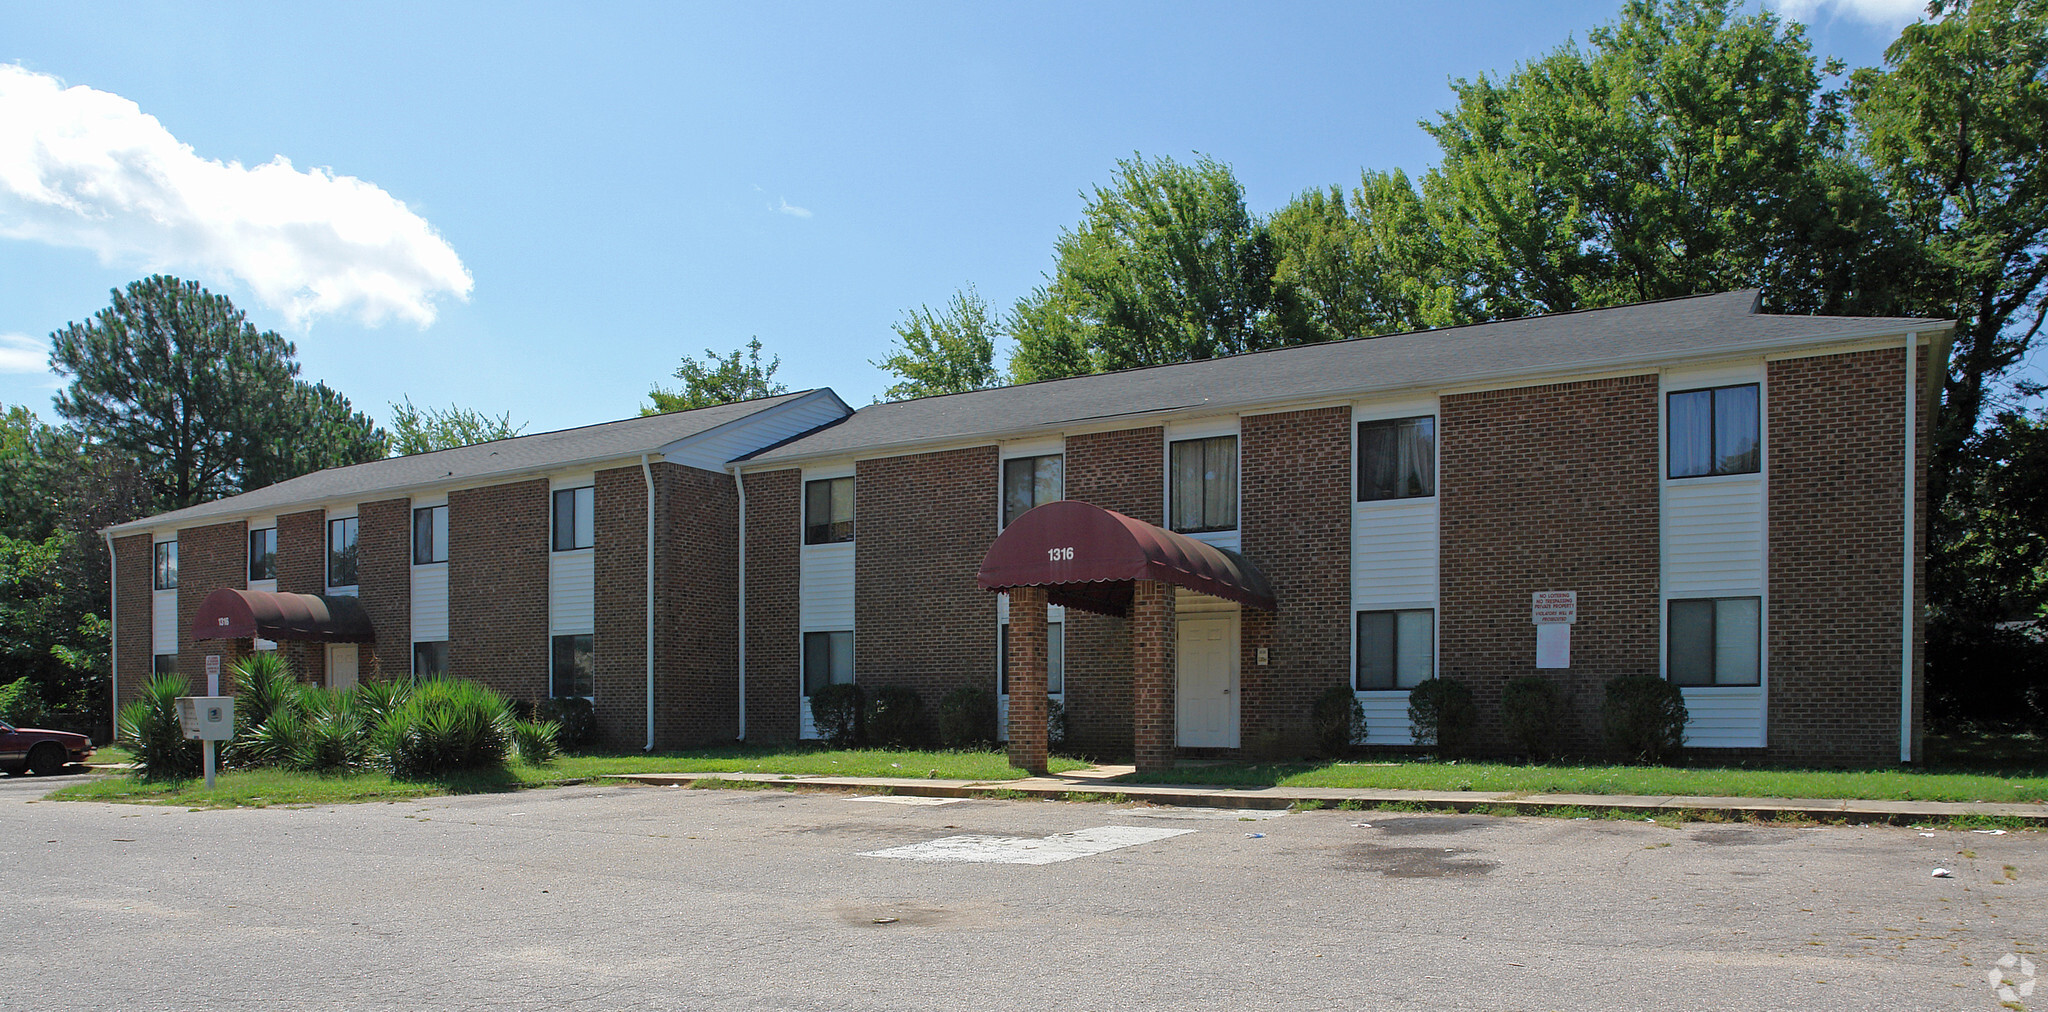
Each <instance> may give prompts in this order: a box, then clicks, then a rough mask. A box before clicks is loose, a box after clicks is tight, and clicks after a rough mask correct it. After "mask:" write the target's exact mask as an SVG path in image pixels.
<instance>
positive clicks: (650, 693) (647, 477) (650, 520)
mask: <svg viewBox="0 0 2048 1012" xmlns="http://www.w3.org/2000/svg"><path fill="white" fill-rule="evenodd" d="M640 478H641V480H642V481H645V482H646V483H647V593H646V594H645V595H644V597H645V599H646V601H647V627H646V635H645V639H646V642H647V746H646V749H645V751H648V752H652V751H654V469H653V468H652V467H650V466H648V463H647V454H644V453H643V454H641V455H640Z"/></svg>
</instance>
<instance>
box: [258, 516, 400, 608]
mask: <svg viewBox="0 0 2048 1012" xmlns="http://www.w3.org/2000/svg"><path fill="white" fill-rule="evenodd" d="M408 519H410V518H409V517H408ZM336 520H353V521H355V522H356V582H355V583H345V584H340V585H336V584H331V583H328V582H327V581H328V579H329V573H328V567H329V566H330V565H332V564H333V561H334V522H335V521H336ZM406 529H407V530H408V531H410V530H411V527H410V526H408V527H407V528H406ZM278 547H279V548H280V549H282V548H283V547H284V546H283V545H279V546H278ZM362 579H363V519H362V517H361V516H359V515H358V514H357V512H356V511H355V510H354V509H349V510H347V511H341V510H330V511H328V512H327V515H326V516H325V517H323V518H322V519H321V521H320V583H321V585H322V586H325V587H326V588H327V593H330V594H350V595H353V594H355V593H356V590H357V589H358V588H359V587H361V586H362Z"/></svg>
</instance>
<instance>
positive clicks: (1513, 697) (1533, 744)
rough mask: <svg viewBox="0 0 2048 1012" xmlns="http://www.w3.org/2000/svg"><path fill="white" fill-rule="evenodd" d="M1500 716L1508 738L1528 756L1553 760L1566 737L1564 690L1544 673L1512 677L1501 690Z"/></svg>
mask: <svg viewBox="0 0 2048 1012" xmlns="http://www.w3.org/2000/svg"><path fill="white" fill-rule="evenodd" d="M1500 717H1501V723H1502V724H1503V725H1504V726H1505V728H1506V730H1507V736H1508V741H1510V742H1512V743H1514V746H1515V747H1516V748H1517V749H1520V750H1521V751H1522V753H1523V754H1524V755H1527V756H1528V757H1529V758H1531V759H1539V760H1547V759H1553V758H1555V757H1556V756H1557V752H1558V742H1559V740H1560V739H1561V738H1563V736H1564V724H1565V720H1566V713H1565V698H1564V691H1563V690H1562V689H1560V688H1558V686H1557V683H1556V682H1553V681H1551V680H1550V679H1548V678H1544V677H1543V676H1541V675H1523V676H1522V677H1520V678H1510V679H1508V684H1507V687H1506V688H1503V689H1502V690H1501V693H1500Z"/></svg>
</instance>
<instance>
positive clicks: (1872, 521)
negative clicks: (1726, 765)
mask: <svg viewBox="0 0 2048 1012" xmlns="http://www.w3.org/2000/svg"><path fill="white" fill-rule="evenodd" d="M1768 379H1769V387H1768V390H1769V393H1768V394H1767V395H1766V397H1767V399H1768V401H1769V407H1768V410H1769V413H1770V463H1769V468H1770V474H1769V481H1770V532H1771V533H1770V537H1771V551H1770V580H1771V599H1770V632H1769V638H1770V657H1771V665H1770V675H1769V678H1770V740H1769V753H1770V755H1771V756H1772V757H1773V758H1782V759H1798V760H1801V761H1809V762H1811V761H1822V762H1859V763H1860V762H1877V763H1881V762H1891V761H1895V760H1896V759H1897V758H1898V753H1899V663H1900V657H1899V653H1900V651H1899V642H1900V626H1901V621H1900V620H1901V614H1900V568H1901V562H1902V559H1901V551H1902V548H1903V546H1902V545H1901V544H1900V539H1901V535H1902V533H1903V523H1904V517H1903V513H1904V501H1903V500H1904V493H1905V486H1904V481H1905V468H1904V462H1903V459H1902V458H1903V451H1902V444H1903V443H1904V442H1905V439H1904V437H1905V404H1904V400H1905V383H1906V376H1905V352H1904V349H1896V348H1894V349H1884V350H1879V351H1866V352H1857V353H1854V354H1849V355H1828V356H1823V357H1818V358H1801V359H1792V360H1788V361H1781V362H1772V363H1770V365H1769V371H1768ZM1923 459H1924V458H1923ZM1923 476H1924V472H1923ZM1923 484H1924V481H1923ZM1917 712H1918V708H1917V707H1916V713H1917Z"/></svg>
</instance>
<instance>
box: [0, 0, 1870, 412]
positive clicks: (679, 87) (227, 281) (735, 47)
mask: <svg viewBox="0 0 2048 1012" xmlns="http://www.w3.org/2000/svg"><path fill="white" fill-rule="evenodd" d="M1618 6H1619V4H1618V3H1616V2H1612V0H1608V2H1557V3H1543V4H1529V3H1520V2H1479V0H1468V2H1455V3H1440V4H1438V3H1431V4H1395V3H1355V4H1323V3H1288V4H1258V5H1254V4H1235V3H1233V4H1221V3H1173V4H1162V3H1116V4H1032V5H1021V4H964V3H963V4H889V5H882V4H837V3H835V4H796V5H787V4H748V5H739V4H730V5H718V6H704V5H681V4H667V3H663V4H645V5H636V4H605V5H594V6H591V7H589V8H587V9H583V8H577V9H571V8H570V7H569V6H568V5H559V6H544V5H518V4H492V5H483V4H475V5H466V4H465V5H458V4H420V3H404V4H378V3H352V4H348V5H333V4H330V5H317V6H316V5H311V4H274V3H266V4H244V3H210V4H169V3H160V4H143V5H134V4H113V5H107V4H92V5H70V4H47V3H32V4H31V3H20V4H17V3H12V2H7V3H0V71H6V70H8V67H7V65H13V66H14V67H15V68H17V69H16V70H14V71H13V72H12V77H11V78H10V77H8V76H7V75H4V74H0V102H4V101H5V100H6V99H5V96H6V87H7V86H8V82H9V81H10V80H11V81H12V87H13V88H14V94H15V95H16V101H18V102H28V103H32V106H29V107H30V108H33V109H34V110H35V118H31V117H28V116H26V115H10V116H6V117H0V403H4V404H28V405H29V406H31V407H32V408H34V409H35V410H36V411H37V412H38V413H40V414H42V415H44V416H45V417H50V416H52V415H53V411H52V410H51V408H50V401H49V398H50V394H51V392H52V387H53V385H54V383H55V378H54V377H53V376H51V375H50V374H48V373H47V372H44V371H42V370H41V369H40V368H39V367H35V366H33V364H32V362H39V361H40V360H41V352H40V351H39V350H38V348H39V347H40V346H41V345H42V343H43V341H44V339H45V338H46V336H47V335H48V334H49V333H50V332H51V331H52V330H56V329H59V328H61V327H62V326H63V325H64V324H66V323H67V322H70V321H73V320H83V319H85V318H86V317H88V316H90V315H91V314H92V313H93V312H94V311H96V310H98V309H100V308H102V307H103V306H105V305H106V304H107V296H108V291H109V290H110V289H112V288H115V287H118V286H121V285H124V284H126V283H127V282H129V281H131V280H134V279H135V278H137V277H140V276H142V275H144V274H146V273H150V272H152V271H156V270H163V271H166V272H169V273H175V274H178V275H180V276H182V277H187V278H192V279H197V280H200V281H202V282H203V283H205V284H207V285H208V287H210V288H212V289H213V290H215V291H217V292H222V293H225V294H227V295H229V296H231V297H232V298H234V300H235V301H236V303H237V305H239V306H241V307H242V308H243V309H245V310H247V311H248V313H249V315H250V317H251V319H252V320H253V321H254V322H255V323H256V324H257V326H259V327H264V328H274V329H277V330H279V331H280V332H282V333H284V334H285V335H286V336H287V337H289V338H291V339H292V340H294V341H295V342H296V343H297V345H298V351H299V358H300V360H301V362H302V363H303V364H304V366H305V372H304V375H305V376H306V377H307V378H310V379H320V380H325V381H326V382H327V383H329V384H330V385H332V386H334V387H336V388H338V389H339V390H341V391H342V392H343V393H345V394H347V395H348V396H349V397H350V398H351V399H352V400H353V401H354V402H355V403H356V405H357V406H358V407H360V408H362V409H364V410H366V411H368V412H369V413H370V414H371V415H372V416H374V417H377V418H379V419H380V420H381V419H383V418H385V417H387V416H388V414H389V409H388V407H387V405H388V404H389V403H390V402H392V401H396V400H398V399H400V398H401V397H404V396H410V397H411V398H412V399H413V400H414V401H415V402H417V403H421V404H444V405H445V404H448V403H450V402H453V403H458V404H461V405H463V406H465V407H473V408H478V409H482V410H485V411H488V412H491V413H494V414H495V413H498V412H507V411H509V412H510V413H511V416H512V419H513V421H514V422H515V423H519V422H524V423H527V426H528V427H527V431H529V432H538V431H544V430H548V429H555V428H562V427H566V426H571V425H581V424H587V423H591V422H598V421H604V420H608V419H612V418H619V417H624V416H627V415H630V414H632V413H634V412H635V411H636V410H637V409H638V407H639V405H640V404H641V403H643V402H644V400H645V395H646V391H647V389H648V387H649V385H650V384H652V383H655V382H657V381H661V380H663V379H665V378H666V377H667V376H668V374H669V373H670V372H671V371H672V370H674V368H675V366H676V364H677V362H678V360H679V359H680V358H681V357H683V356H685V355H699V354H701V353H702V352H703V351H704V349H706V348H707V347H708V348H713V349H718V350H720V351H725V350H729V349H732V348H735V347H737V346H739V345H741V344H742V343H744V342H745V341H746V340H747V339H748V338H749V337H753V336H758V337H759V338H760V339H761V341H762V343H763V344H764V346H765V348H766V351H767V352H768V353H770V354H774V355H779V356H780V357H781V359H782V368H781V371H780V373H779V374H778V375H777V379H778V380H780V381H783V382H785V383H787V384H788V385H789V386H790V387H791V388H792V389H801V388H806V387H813V386H831V387H833V388H835V389H837V390H838V391H839V393H840V395H841V396H842V397H845V398H846V399H847V401H848V402H850V403H852V404H855V405H856V406H858V405H861V404H865V403H867V402H868V401H870V400H872V399H874V398H875V397H876V396H877V395H878V394H879V393H880V392H881V391H882V389H883V388H884V387H886V386H887V385H888V384H889V382H890V381H891V380H890V377H888V376H887V375H886V374H884V373H883V372H882V371H880V370H879V369H876V368H874V367H873V366H872V365H870V364H869V363H870V362H871V360H874V359H878V358H880V357H882V356H883V355H884V354H886V353H887V350H888V347H889V344H890V342H891V340H892V336H893V335H892V333H891V331H890V324H891V323H893V322H895V321H896V320H899V319H901V318H902V316H903V315H904V313H905V312H906V311H907V310H909V309H911V308H914V307H916V306H918V305H920V304H931V305H934V306H936V305H938V304H939V303H941V302H943V301H944V300H945V299H947V298H948V297H949V296H950V295H951V293H952V292H953V291H954V290H956V289H958V288H960V287H963V286H965V285H968V284H973V285H975V286H976V287H978V289H979V290H980V292H981V293H982V295H983V296H984V297H986V298H987V299H988V300H989V302H990V303H991V304H992V305H996V306H1006V305H1008V304H1009V302H1010V301H1012V300H1013V299H1015V298H1016V297H1017V296H1019V295H1021V294H1023V293H1025V292H1027V291H1028V290H1030V289H1031V288H1032V287H1033V286H1034V285H1036V284H1038V283H1040V282H1041V280H1042V275H1043V274H1044V272H1045V271H1046V270H1047V269H1048V268H1049V266H1050V264H1051V253H1052V246H1053V242H1054V240H1055V239H1056V237H1057V236H1058V235H1059V233H1060V231H1061V229H1063V228H1065V227H1068V226H1071V225H1073V224H1074V223H1075V222H1077V221H1078V220H1079V217H1080V212H1081V208H1082V205H1083V198H1082V196H1081V194H1082V192H1083V191H1084V190H1086V189H1087V188H1088V187H1090V186H1091V185H1093V184H1095V183H1098V182H1102V181H1105V180H1107V179H1108V178H1109V175H1110V173H1111V171H1112V170H1113V169H1114V167H1115V163H1116V161H1117V159H1119V158H1125V157H1129V156H1130V155H1131V154H1132V153H1133V152H1143V153H1144V154H1146V155H1148V156H1161V155H1165V156H1172V157H1176V158H1186V157H1188V156H1190V155H1192V154H1194V153H1198V152H1199V153H1204V154H1208V155H1211V156H1213V157H1215V158H1217V159H1219V160H1221V161H1223V162H1226V163H1228V164H1230V165H1231V166H1232V167H1233V168H1234V169H1235V170H1236V172H1237V174H1238V177H1239V178H1240V180H1242V182H1243V183H1244V185H1245V188H1246V191H1247V194H1248V197H1249V199H1250V201H1251V203H1252V205H1253V208H1254V210H1257V211H1262V212H1263V211H1269V210H1271V209H1273V208H1275V207H1277V206H1279V205H1280V204H1283V203H1285V202H1286V201H1287V200H1288V199H1289V198H1290V197H1292V196H1293V195H1294V194H1296V193H1298V192H1300V191H1301V190H1304V189H1307V188H1309V187H1316V186H1328V185H1330V184H1333V183H1336V184H1343V185H1346V186H1347V187H1348V186H1351V185H1355V184H1356V182H1357V178H1358V173H1359V170H1360V169H1361V168H1365V167H1372V168H1393V167H1401V168H1405V169H1407V170H1409V171H1410V172H1411V173H1419V172H1421V171H1422V170H1424V169H1426V168H1427V167H1428V166H1429V165H1430V164H1431V162H1432V159H1433V156H1434V147H1433V145H1432V144H1431V143H1430V142H1429V139H1428V137H1427V135H1426V134H1424V133H1423V131H1422V130H1421V129H1419V128H1418V127H1417V126H1416V121H1417V120H1420V119H1423V118H1426V117H1429V116H1431V115H1432V114H1433V113H1434V112H1435V111H1436V110H1439V109H1442V108H1445V107H1447V106H1448V105H1449V104H1450V91H1449V87H1448V83H1447V82H1448V81H1449V79H1451V78H1453V77H1470V76H1476V75H1478V74H1481V73H1490V72H1505V71H1507V70H1509V69H1511V68H1512V67H1513V66H1514V65H1515V64H1516V63H1517V62H1520V61H1524V60H1528V59H1531V58H1533V57H1536V56H1539V55H1541V54H1542V53H1544V52H1547V51H1549V50H1550V49H1552V48H1554V47H1556V46H1557V45H1559V44H1561V43H1563V42H1564V41H1565V40H1566V39H1567V38H1568V37H1573V38H1578V39H1581V40H1583V38H1584V36H1585V33H1586V30H1587V29H1589V28H1591V27H1593V26H1596V25H1599V24H1601V23H1603V22H1606V21H1608V20H1609V19H1611V18H1612V17H1613V15H1614V12H1615V10H1616V9H1617V7H1618ZM1910 8H1911V4H1910V3H1903V4H1902V0H1857V2H1854V3H1851V2H1848V0H1803V2H1801V3H1798V4H1797V5H1795V6H1791V7H1789V8H1788V9H1787V13H1788V14H1792V15H1795V16H1797V17H1798V18H1799V19H1801V20H1803V21H1805V22H1807V23H1808V24H1809V26H1810V30H1811V33H1812V36H1813V38H1814V40H1815V43H1816V48H1817V50H1818V51H1819V52H1821V53H1823V54H1829V55H1835V56H1840V57H1842V58H1844V59H1845V60H1847V61H1848V62H1849V63H1850V64H1851V65H1852V66H1854V65H1859V64H1872V63H1875V62H1877V60H1878V58H1879V55H1880V53H1881V52H1882V49H1883V47H1884V45H1885V44H1886V43H1887V42H1888V41H1889V40H1890V39H1891V38H1892V37H1893V35H1894V34H1895V32H1896V29H1897V26H1898V25H1899V24H1900V23H1901V21H1902V16H1901V14H1900V11H1901V10H1910ZM1907 16H1910V15H1907ZM46 78H54V79H56V80H55V81H54V82H50V81H47V80H46ZM44 85H47V87H44ZM60 86H61V87H62V88H75V87H82V88H86V89H92V90H93V92H96V93H101V94H89V93H85V92H62V93H60ZM23 96H26V97H23ZM88 99H89V100H90V101H88ZM124 100H125V103H133V108H132V109H131V108H128V107H127V106H125V104H124ZM15 108H17V109H19V108H23V107H22V106H16V107H15ZM145 116H146V117H154V118H155V121H156V122H157V123H158V124H160V128H159V127H154V126H151V125H150V124H149V123H148V121H147V120H146V119H143V118H142V117H145ZM67 117H70V119H67ZM7 118H13V119H15V120H16V123H17V126H16V127H15V128H14V133H15V136H14V137H13V138H12V139H11V140H10V139H9V138H8V137H7V136H6V134H7V132H8V128H7V127H6V125H5V123H4V120H5V119H7ZM80 118H83V119H86V120H89V121H90V122H89V123H87V124H86V125H87V126H90V127H92V129H89V130H87V129H84V128H82V127H80V126H79V124H78V123H77V122H74V121H73V120H74V119H80ZM31 119H33V122H32V123H31V125H30V126H27V127H22V126H20V124H22V123H23V122H28V121H30V120H31ZM60 136H61V137H62V138H64V142H63V143H62V144H60V143H58V142H57V141H56V140H53V139H52V138H58V137H60ZM110 138H111V139H110ZM45 141H47V142H48V143H44V142H45ZM10 144H13V145H14V146H15V148H16V150H15V151H14V152H13V153H12V155H13V160H12V161H10V152H9V150H8V146H9V145H10ZM23 145H27V146H29V147H31V148H33V149H34V150H35V151H36V152H38V154H37V155H36V157H37V158H39V159H41V161H37V162H35V164H37V165H40V166H41V167H42V168H41V170H40V171H42V172H44V173H46V175H45V176H43V177H41V178H42V179H43V180H44V181H45V182H47V181H48V180H49V179H51V178H57V176H61V177H62V179H63V180H65V181H66V182H65V185H66V186H69V187H72V190H70V191H67V192H68V193H69V194H70V198H67V199H70V203H66V202H65V201H64V200H59V199H58V198H55V197H52V196H50V194H49V193H47V192H40V191H37V190H36V186H35V185H32V182H33V181H31V182H24V181H23V179H24V176H23V172H24V170H23V169H22V166H23V165H24V164H27V162H26V161H25V160H24V157H23V156H22V155H21V149H22V147H23ZM181 146H182V147H181ZM184 148H189V149H190V150H189V152H184V150H183V149H184ZM53 152H54V153H53ZM280 157H282V158H283V159H286V160H288V162H289V163H290V166H289V168H286V167H285V166H282V165H271V164H270V163H273V162H274V160H275V159H278V158H280ZM59 163H61V164H59ZM224 163H239V168H238V167H236V166H233V165H227V164H224ZM10 165H12V166H13V170H12V171H10V168H9V167H10ZM52 165H56V169H55V170H53V169H52V167H51V166H52ZM266 165H268V166H269V167H268V168H267V169H264V170H260V171H256V172H247V171H244V170H246V169H255V168H256V167H258V166H266ZM57 170H61V172H58V171H57ZM52 172H56V175H48V173H52ZM351 180H354V181H359V182H352V181H351ZM10 188H11V189H10ZM46 189H47V188H46ZM79 194H85V195H86V197H88V198H90V200H91V201H101V202H102V203H99V204H93V205H92V206H88V207H85V208H84V209H83V210H82V211H81V209H80V208H79V207H78V206H76V205H77V202H78V200H77V199H71V198H78V199H85V198H79V197H78V195H79ZM109 208H112V210H109ZM31 360H32V361H31ZM25 363H29V364H26V365H25Z"/></svg>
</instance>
